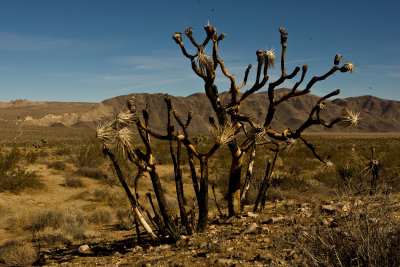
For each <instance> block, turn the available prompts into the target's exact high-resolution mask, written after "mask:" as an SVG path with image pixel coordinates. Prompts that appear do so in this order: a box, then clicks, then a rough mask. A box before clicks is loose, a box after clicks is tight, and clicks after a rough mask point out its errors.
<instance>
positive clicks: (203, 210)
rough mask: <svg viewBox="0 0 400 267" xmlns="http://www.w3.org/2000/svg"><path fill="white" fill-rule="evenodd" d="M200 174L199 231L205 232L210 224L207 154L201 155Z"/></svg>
mask: <svg viewBox="0 0 400 267" xmlns="http://www.w3.org/2000/svg"><path fill="white" fill-rule="evenodd" d="M200 175H201V176H200V196H199V199H198V200H197V202H198V204H199V220H198V222H197V231H198V232H204V231H205V230H206V229H207V226H208V159H207V157H206V156H202V157H200Z"/></svg>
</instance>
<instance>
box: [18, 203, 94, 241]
mask: <svg viewBox="0 0 400 267" xmlns="http://www.w3.org/2000/svg"><path fill="white" fill-rule="evenodd" d="M17 224H19V226H20V227H21V228H23V229H27V230H30V232H31V233H32V235H33V236H34V237H35V238H36V240H37V241H38V242H44V243H45V244H47V245H56V244H71V243H72V242H73V241H74V240H83V239H86V238H87V237H88V236H89V234H88V232H87V231H86V229H85V228H86V226H87V224H88V221H87V218H86V216H85V215H84V214H83V213H82V212H81V211H79V210H76V209H72V208H66V209H52V210H33V211H29V212H26V213H25V214H23V215H22V216H21V218H20V219H19V221H18V222H17Z"/></svg>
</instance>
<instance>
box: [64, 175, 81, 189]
mask: <svg viewBox="0 0 400 267" xmlns="http://www.w3.org/2000/svg"><path fill="white" fill-rule="evenodd" d="M65 186H67V187H70V188H82V187H85V184H84V183H83V181H82V179H81V178H79V177H65Z"/></svg>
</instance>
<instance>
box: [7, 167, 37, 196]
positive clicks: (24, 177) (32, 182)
mask: <svg viewBox="0 0 400 267" xmlns="http://www.w3.org/2000/svg"><path fill="white" fill-rule="evenodd" d="M43 187H44V184H43V183H42V182H41V180H40V177H39V176H38V175H37V174H36V172H30V171H25V170H23V169H21V168H16V169H13V170H10V171H7V172H4V173H1V172H0V192H2V191H10V192H12V193H16V194H18V193H20V192H21V191H22V190H24V189H27V188H32V189H41V188H43Z"/></svg>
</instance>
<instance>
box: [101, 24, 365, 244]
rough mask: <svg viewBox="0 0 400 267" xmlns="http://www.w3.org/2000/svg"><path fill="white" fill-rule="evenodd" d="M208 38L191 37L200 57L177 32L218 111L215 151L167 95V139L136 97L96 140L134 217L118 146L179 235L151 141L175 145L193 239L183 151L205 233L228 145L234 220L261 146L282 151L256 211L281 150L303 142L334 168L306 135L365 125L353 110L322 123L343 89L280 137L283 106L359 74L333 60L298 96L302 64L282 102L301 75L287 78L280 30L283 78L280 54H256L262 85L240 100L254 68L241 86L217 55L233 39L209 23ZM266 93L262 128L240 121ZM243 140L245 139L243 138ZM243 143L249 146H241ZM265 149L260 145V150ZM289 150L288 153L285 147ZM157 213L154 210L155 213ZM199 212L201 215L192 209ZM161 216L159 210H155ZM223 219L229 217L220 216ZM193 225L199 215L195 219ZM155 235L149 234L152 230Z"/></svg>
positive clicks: (283, 37) (213, 124)
mask: <svg viewBox="0 0 400 267" xmlns="http://www.w3.org/2000/svg"><path fill="white" fill-rule="evenodd" d="M204 29H205V31H206V38H205V39H204V41H203V42H202V43H201V44H198V43H197V41H196V40H195V39H194V37H193V30H192V28H190V27H189V28H187V29H186V30H185V32H184V34H185V35H186V36H187V37H188V39H189V40H190V42H191V43H192V44H193V45H194V46H195V48H196V49H197V52H196V54H195V55H190V54H189V53H188V52H187V51H186V48H185V46H184V44H183V41H182V33H179V32H178V33H175V34H174V35H173V39H174V40H175V42H176V43H177V44H178V45H179V46H180V48H181V50H182V53H183V55H184V56H185V57H186V58H188V59H189V60H190V64H191V67H192V70H193V71H194V72H195V74H196V75H197V76H199V77H200V78H202V79H203V81H204V89H205V93H206V95H207V98H208V100H209V102H210V104H211V106H212V108H213V111H214V112H215V116H216V120H215V119H214V117H212V116H211V117H210V118H209V122H210V124H211V127H210V130H211V132H212V134H213V135H214V137H215V139H214V143H213V144H212V145H211V147H210V148H209V149H208V151H207V152H205V153H203V152H200V151H199V149H198V148H196V147H195V146H194V145H193V143H194V144H196V143H197V144H198V143H199V142H201V141H200V140H199V139H198V138H192V139H191V138H190V136H189V134H188V131H187V128H188V127H189V124H190V121H191V118H192V113H189V114H188V115H187V121H186V123H184V122H183V121H182V120H181V118H180V116H179V114H178V112H177V111H176V110H175V109H174V107H173V105H172V102H171V98H170V97H169V96H168V95H166V96H165V102H166V107H167V114H168V119H167V129H166V130H167V131H166V134H160V133H156V132H154V131H153V130H151V129H150V127H149V114H148V112H149V111H148V110H147V109H144V110H143V116H142V117H143V119H144V122H142V121H141V120H140V118H139V116H138V114H137V112H136V107H135V102H134V98H131V99H130V100H129V101H128V108H129V111H128V112H123V113H121V114H120V115H118V116H117V118H116V119H115V120H113V121H112V122H109V123H107V124H105V125H103V126H102V127H99V129H98V131H97V135H98V137H99V138H100V139H102V140H103V141H104V142H105V145H104V152H105V154H106V155H108V156H109V158H110V159H111V160H112V161H113V163H114V167H115V169H116V171H117V174H118V177H119V178H120V181H121V184H122V185H123V187H124V189H125V191H126V193H127V195H128V197H129V199H130V201H131V204H132V207H133V209H134V211H135V214H136V216H137V218H139V220H141V219H143V216H141V214H140V211H139V209H138V203H137V199H136V196H135V195H133V194H132V193H130V189H129V188H128V187H127V185H126V183H125V179H124V177H123V176H122V173H121V172H120V171H118V170H119V166H118V162H117V160H116V158H115V155H114V154H113V153H112V152H111V150H110V147H111V145H115V146H116V147H117V148H119V151H122V152H123V155H125V156H126V157H128V159H129V160H130V161H131V162H132V163H134V164H135V165H136V166H137V167H138V168H139V170H140V171H142V172H147V173H149V175H150V177H151V180H152V183H153V187H154V191H155V194H156V197H157V201H158V205H159V208H160V212H161V217H162V219H163V222H164V225H165V227H166V228H167V229H170V230H171V231H172V232H173V233H176V232H178V231H175V230H176V229H174V227H175V224H174V220H173V217H172V216H171V212H170V211H169V209H168V206H167V204H166V201H165V196H164V192H163V189H162V186H161V182H160V179H159V177H158V174H157V172H156V166H155V164H154V162H153V156H152V150H151V146H150V136H152V137H155V138H157V139H160V140H165V141H169V143H170V154H171V158H172V161H173V164H174V173H175V182H176V191H177V199H178V203H179V210H180V216H181V218H180V219H181V222H182V223H183V225H184V226H185V228H186V231H187V233H188V234H190V233H191V232H192V230H193V229H194V227H193V225H190V223H189V219H188V213H187V212H186V210H185V206H184V203H183V202H184V192H183V187H182V171H181V161H180V157H181V146H182V145H183V146H184V147H185V148H186V150H187V154H188V159H189V160H188V162H189V166H190V171H191V176H192V182H193V187H194V192H195V194H196V199H197V204H198V209H199V216H198V222H197V227H196V228H197V231H200V232H202V231H204V230H206V228H207V225H208V171H209V169H208V166H209V160H210V158H211V157H212V156H213V155H214V153H215V152H216V151H217V150H218V149H219V148H220V147H221V146H222V145H227V146H228V147H229V151H230V153H231V167H230V171H229V185H228V208H229V215H230V216H232V215H235V214H237V213H239V212H240V211H241V202H242V200H243V199H244V198H245V195H246V192H247V190H248V187H249V186H248V185H249V182H250V179H251V173H252V163H251V162H252V161H253V162H254V157H255V153H256V152H255V151H256V147H257V145H259V144H261V143H271V144H274V145H275V146H276V148H274V149H271V150H272V151H273V152H274V153H275V156H274V159H273V161H272V162H271V163H270V164H268V166H269V167H267V170H266V173H265V177H264V181H263V186H262V188H261V190H260V192H259V196H258V198H257V202H256V205H255V207H254V209H255V210H257V209H258V205H259V204H260V202H261V205H262V206H263V203H264V202H265V194H266V191H267V189H268V186H269V184H270V179H271V176H272V173H273V170H274V166H275V161H276V159H277V156H278V153H279V152H280V151H281V150H282V149H289V148H290V147H292V146H293V145H294V144H295V143H296V140H301V141H302V142H303V143H304V144H305V145H306V146H307V147H308V148H309V149H310V150H311V151H312V153H313V154H314V156H315V157H316V158H317V159H318V160H320V161H321V162H323V163H325V164H327V165H331V162H330V161H329V157H322V156H320V155H319V154H318V153H317V151H316V148H315V146H314V145H313V144H311V143H310V142H308V141H307V140H306V139H305V138H304V136H303V135H302V133H303V131H304V130H306V129H307V128H309V127H310V126H312V125H322V126H323V127H326V128H331V127H332V126H334V125H335V124H339V125H343V126H347V127H349V126H352V125H355V124H357V121H358V113H355V112H352V111H347V113H346V114H345V115H342V116H339V117H337V118H336V119H334V120H332V121H330V122H326V121H325V120H324V119H323V118H322V117H321V111H322V110H323V108H324V106H325V104H326V100H327V99H328V98H330V97H333V96H336V95H338V94H339V93H340V90H339V89H337V90H335V91H333V92H331V93H329V94H327V95H325V96H323V97H321V98H320V99H319V100H318V101H317V103H316V104H315V106H314V107H313V108H312V109H311V111H310V113H309V117H308V119H307V120H306V121H305V122H304V123H303V124H301V125H300V126H299V127H298V128H297V129H290V128H287V129H285V130H284V131H282V132H278V131H276V130H274V129H273V128H272V127H271V123H272V121H273V119H274V117H275V112H276V110H277V108H278V106H279V105H280V104H281V103H283V102H285V101H288V100H289V99H290V98H294V97H299V96H302V95H305V94H308V93H310V89H311V87H312V86H313V85H314V84H315V83H316V82H319V81H322V80H324V79H326V78H327V77H329V76H331V75H332V74H334V73H335V72H337V71H340V72H352V71H353V68H354V66H353V64H351V63H349V62H344V64H343V65H342V66H341V67H339V64H340V62H341V59H342V57H341V55H339V54H338V55H336V56H335V58H334V62H333V63H334V64H333V67H332V68H331V69H330V70H329V71H328V72H326V73H325V74H323V75H321V76H315V77H313V78H311V79H310V80H309V82H308V83H307V84H306V85H305V87H304V89H301V90H300V89H298V88H299V86H300V85H301V84H302V82H303V80H304V78H305V75H306V72H307V65H303V67H302V68H301V70H302V73H301V77H300V80H299V81H298V82H296V84H295V85H294V86H293V88H291V89H290V90H289V91H288V92H286V93H284V94H283V95H281V96H276V95H275V89H276V88H277V86H279V85H280V84H282V83H283V82H284V81H286V80H288V79H292V78H294V77H295V76H296V75H297V74H298V73H299V72H300V68H299V67H296V68H295V69H294V70H293V71H292V72H291V73H290V74H287V73H286V67H285V57H286V47H287V45H286V41H287V37H288V34H287V32H286V31H285V29H284V28H280V29H279V32H280V37H281V46H282V55H281V59H280V69H281V76H280V77H279V78H278V79H277V80H276V81H274V82H270V83H268V80H269V76H268V70H269V68H271V67H273V66H274V65H275V64H276V57H275V54H274V51H273V50H265V51H262V50H257V51H256V56H257V73H256V79H255V81H254V83H253V84H252V85H251V86H250V87H249V88H247V89H246V90H245V91H244V93H240V90H241V89H242V88H244V87H245V86H246V84H247V78H248V75H249V72H250V69H251V68H252V65H251V64H250V65H248V66H247V68H246V70H245V75H244V80H243V82H242V83H241V84H240V85H238V84H237V83H236V79H235V76H234V75H232V74H231V73H229V72H228V71H227V69H226V66H225V63H224V61H223V60H222V59H221V57H220V56H219V53H218V47H219V43H220V41H222V40H223V39H224V37H225V36H226V35H225V34H224V33H222V34H220V35H219V36H218V35H217V30H216V28H214V27H213V26H211V25H209V24H207V25H206V26H205V27H204ZM208 44H211V45H212V56H208V55H205V54H204V49H205V47H206V46H207V45H208ZM218 66H220V68H221V71H222V73H223V74H224V76H225V77H226V78H227V79H229V81H230V88H229V95H230V98H229V100H228V102H227V103H222V102H221V100H220V98H219V92H218V88H217V86H216V85H215V83H214V82H215V78H216V70H217V68H218ZM263 87H266V88H267V90H268V100H269V101H268V102H267V103H265V104H266V105H268V111H267V114H266V117H265V120H264V122H263V123H262V124H260V125H258V124H256V123H255V122H254V121H253V120H252V118H250V117H248V116H244V115H243V114H241V107H242V105H243V104H244V103H245V101H246V99H247V98H248V97H249V96H250V95H252V94H254V93H256V92H257V91H259V90H260V89H261V88H263ZM174 119H175V121H176V122H177V124H178V125H179V127H180V128H181V130H180V131H177V132H175V130H174V127H173V123H172V121H173V120H174ZM132 126H136V128H137V130H138V132H139V135H140V137H141V140H142V142H143V144H144V145H145V151H142V150H140V149H135V148H134V147H133V144H132V138H131V137H132V129H131V128H132ZM239 137H240V138H239ZM239 140H242V141H241V142H239ZM172 142H177V151H176V154H175V152H174V150H173V146H172ZM260 142H261V143H260ZM282 143H283V144H285V145H284V146H282V145H281V144H282ZM251 148H253V150H252V153H251V156H250V163H251V164H249V169H248V172H247V176H246V180H245V182H244V184H243V187H242V188H243V189H242V193H241V170H242V166H243V161H244V159H245V156H246V155H247V153H248V151H249V150H250V149H251ZM195 158H197V159H198V161H199V164H200V177H198V175H197V173H196V168H195V161H194V159H195ZM154 210H155V209H154ZM193 210H194V209H193ZM155 213H156V210H155ZM220 213H221V214H222V212H220ZM191 218H192V221H193V218H194V216H193V215H192V217H191ZM140 222H141V224H142V226H144V227H145V229H146V231H147V232H148V233H149V235H150V236H152V237H153V238H155V235H154V233H153V232H152V230H151V228H150V227H149V224H146V222H145V221H140ZM149 228H150V229H149Z"/></svg>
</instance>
